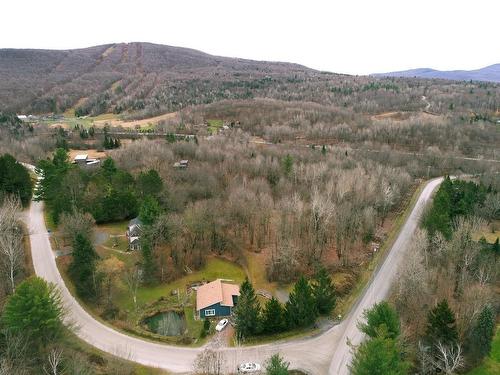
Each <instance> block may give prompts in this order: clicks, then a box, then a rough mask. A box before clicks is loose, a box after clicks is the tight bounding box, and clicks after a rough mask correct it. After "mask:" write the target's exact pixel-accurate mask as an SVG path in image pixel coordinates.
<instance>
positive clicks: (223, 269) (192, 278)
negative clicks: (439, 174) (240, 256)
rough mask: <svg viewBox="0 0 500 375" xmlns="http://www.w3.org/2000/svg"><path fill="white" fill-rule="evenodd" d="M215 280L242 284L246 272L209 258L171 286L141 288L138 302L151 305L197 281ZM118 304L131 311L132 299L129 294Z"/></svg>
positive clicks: (234, 265)
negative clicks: (204, 263)
mask: <svg viewBox="0 0 500 375" xmlns="http://www.w3.org/2000/svg"><path fill="white" fill-rule="evenodd" d="M215 279H227V280H232V281H233V282H234V283H237V284H241V283H242V282H243V280H244V279H245V271H244V270H243V269H242V268H241V267H240V266H238V265H236V264H234V263H232V262H229V261H227V260H224V259H219V258H209V259H208V260H207V264H206V265H205V267H203V268H202V269H201V270H199V271H194V272H193V273H190V274H188V275H186V276H184V277H181V278H180V279H177V280H176V281H174V282H172V283H169V284H161V285H158V286H153V287H141V288H139V290H138V292H137V302H138V304H139V305H141V304H146V303H151V302H154V301H156V300H158V299H159V298H161V297H165V296H170V295H171V292H172V291H173V290H176V289H179V290H180V291H181V292H182V291H185V290H186V286H187V285H189V284H190V283H193V282H197V281H203V280H205V281H213V280H215ZM117 304H118V306H120V307H121V308H124V309H130V308H131V307H132V304H133V302H132V299H131V298H130V296H128V295H127V294H122V295H120V297H119V298H117Z"/></svg>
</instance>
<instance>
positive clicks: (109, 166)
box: [101, 157, 117, 177]
mask: <svg viewBox="0 0 500 375" xmlns="http://www.w3.org/2000/svg"><path fill="white" fill-rule="evenodd" d="M101 168H102V170H103V171H104V173H105V175H106V176H108V177H110V176H112V175H113V174H115V173H116V171H117V168H116V165H115V161H114V160H113V159H111V158H109V157H108V158H106V159H104V161H103V162H102V165H101Z"/></svg>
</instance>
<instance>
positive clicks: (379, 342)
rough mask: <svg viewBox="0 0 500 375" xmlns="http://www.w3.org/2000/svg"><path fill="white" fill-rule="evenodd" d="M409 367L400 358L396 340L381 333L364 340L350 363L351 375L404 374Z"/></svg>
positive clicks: (400, 352) (400, 354)
mask: <svg viewBox="0 0 500 375" xmlns="http://www.w3.org/2000/svg"><path fill="white" fill-rule="evenodd" d="M409 369H410V364H409V363H408V362H407V361H405V360H404V359H403V358H402V350H401V348H400V345H399V344H398V342H397V341H396V340H394V339H391V338H389V337H386V336H385V335H384V334H383V333H381V334H380V335H379V336H377V337H375V338H372V339H369V340H367V341H364V342H363V343H362V344H361V345H360V346H359V347H358V349H357V351H356V353H355V354H354V358H353V360H352V364H351V374H353V375H406V374H408V373H409Z"/></svg>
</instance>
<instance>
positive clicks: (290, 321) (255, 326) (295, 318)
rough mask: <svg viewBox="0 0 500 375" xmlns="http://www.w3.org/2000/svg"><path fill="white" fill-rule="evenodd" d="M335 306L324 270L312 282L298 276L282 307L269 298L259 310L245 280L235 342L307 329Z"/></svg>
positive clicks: (236, 309) (249, 286) (333, 288)
mask: <svg viewBox="0 0 500 375" xmlns="http://www.w3.org/2000/svg"><path fill="white" fill-rule="evenodd" d="M335 303H336V294H335V287H334V285H333V283H332V280H331V278H330V276H329V274H328V272H327V271H326V270H325V269H324V268H320V269H319V270H318V271H317V272H316V274H315V276H314V278H312V279H311V280H307V279H306V278H305V277H304V276H301V277H300V278H299V279H298V281H297V282H296V283H295V285H294V288H293V290H292V291H291V292H290V297H289V300H288V301H287V302H286V304H285V305H282V304H281V303H280V302H279V301H278V300H277V299H276V298H274V297H272V298H271V299H269V300H268V301H267V302H266V303H265V305H264V306H263V307H262V308H261V304H260V302H259V301H258V299H257V295H256V294H255V290H254V288H253V286H252V284H251V283H250V281H248V279H247V280H245V281H244V282H243V284H241V287H240V295H239V297H238V303H237V304H236V307H235V309H234V321H235V327H236V336H237V339H238V340H244V339H248V338H250V337H252V336H257V335H262V334H275V333H280V332H284V331H288V330H292V329H297V328H304V327H310V326H312V325H313V324H314V322H315V321H316V318H317V317H318V316H319V315H327V316H328V315H330V314H331V312H332V311H333V309H334V308H335Z"/></svg>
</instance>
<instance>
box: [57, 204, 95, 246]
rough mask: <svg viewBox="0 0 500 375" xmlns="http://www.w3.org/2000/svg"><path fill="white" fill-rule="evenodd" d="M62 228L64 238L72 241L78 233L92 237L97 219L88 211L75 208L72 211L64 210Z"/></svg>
mask: <svg viewBox="0 0 500 375" xmlns="http://www.w3.org/2000/svg"><path fill="white" fill-rule="evenodd" d="M60 222H61V225H60V228H61V233H62V235H63V238H64V239H65V240H67V241H69V242H70V243H71V242H73V240H74V238H75V237H76V235H77V234H82V235H84V236H85V237H87V238H92V232H93V229H94V224H95V220H94V218H93V217H92V215H91V214H89V213H88V212H81V211H77V210H74V211H73V212H71V213H67V212H63V213H62V214H61V218H60Z"/></svg>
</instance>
